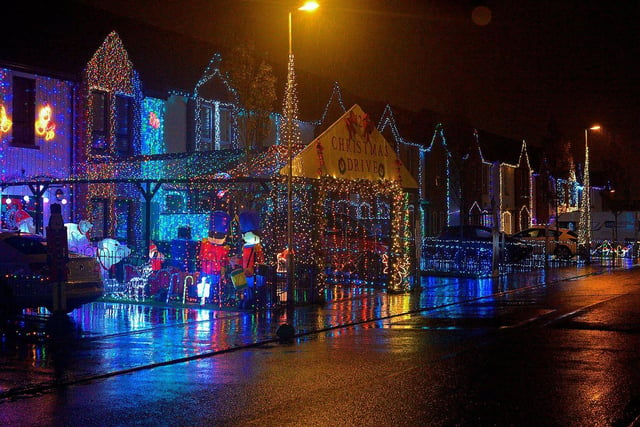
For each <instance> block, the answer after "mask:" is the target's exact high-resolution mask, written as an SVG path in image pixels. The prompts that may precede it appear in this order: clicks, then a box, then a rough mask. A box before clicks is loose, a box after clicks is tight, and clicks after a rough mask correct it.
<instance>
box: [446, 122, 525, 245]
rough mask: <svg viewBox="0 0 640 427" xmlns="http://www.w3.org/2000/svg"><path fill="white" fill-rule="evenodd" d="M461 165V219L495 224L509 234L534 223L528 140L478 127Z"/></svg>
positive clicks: (460, 161)
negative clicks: (499, 134)
mask: <svg viewBox="0 0 640 427" xmlns="http://www.w3.org/2000/svg"><path fill="white" fill-rule="evenodd" d="M459 168H460V171H461V172H460V177H461V178H460V186H461V188H459V189H457V190H458V191H459V194H461V196H460V197H459V198H458V200H457V201H458V206H459V208H460V209H459V215H458V218H459V219H458V221H462V223H463V224H477V225H486V226H490V227H492V226H494V225H495V226H497V227H498V229H499V230H501V231H504V232H505V233H508V234H511V233H515V232H517V231H519V230H522V229H525V228H527V227H529V226H530V225H531V222H532V212H533V209H534V207H533V202H532V195H533V189H532V182H531V176H532V170H531V166H530V164H529V157H528V151H527V144H526V142H524V141H521V142H520V141H516V140H512V139H509V138H504V137H501V136H498V135H494V134H491V133H489V132H485V131H482V130H477V129H476V130H474V132H473V136H472V139H471V145H470V147H469V150H468V152H467V153H466V154H465V156H464V158H462V159H460V160H459Z"/></svg>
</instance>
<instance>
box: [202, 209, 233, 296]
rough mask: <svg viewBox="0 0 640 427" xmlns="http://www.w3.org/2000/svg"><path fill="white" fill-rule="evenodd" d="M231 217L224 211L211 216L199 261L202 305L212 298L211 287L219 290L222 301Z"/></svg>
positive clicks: (227, 260) (227, 262)
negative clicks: (226, 242) (207, 234)
mask: <svg viewBox="0 0 640 427" xmlns="http://www.w3.org/2000/svg"><path fill="white" fill-rule="evenodd" d="M230 221H231V217H230V216H229V214H228V213H226V212H223V211H215V212H213V214H212V215H211V225H210V227H209V237H207V238H205V239H203V240H202V242H201V243H200V252H199V253H198V261H199V263H200V282H199V283H198V285H197V289H198V298H199V299H200V305H204V304H205V302H206V299H207V298H211V286H212V285H213V286H214V289H217V294H218V298H219V300H220V299H221V280H222V277H223V276H224V273H225V270H226V268H227V267H228V265H229V246H227V245H225V241H226V239H227V233H228V232H229V223H230Z"/></svg>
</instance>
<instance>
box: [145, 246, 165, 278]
mask: <svg viewBox="0 0 640 427" xmlns="http://www.w3.org/2000/svg"><path fill="white" fill-rule="evenodd" d="M163 261H164V254H163V253H162V252H160V251H159V250H158V246H157V245H156V244H155V243H154V242H153V241H151V242H150V243H149V262H150V264H151V271H158V270H161V269H162V262H163Z"/></svg>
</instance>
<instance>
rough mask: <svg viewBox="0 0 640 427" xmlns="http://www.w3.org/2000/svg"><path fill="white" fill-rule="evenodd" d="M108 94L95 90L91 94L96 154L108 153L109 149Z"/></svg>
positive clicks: (93, 137)
mask: <svg viewBox="0 0 640 427" xmlns="http://www.w3.org/2000/svg"><path fill="white" fill-rule="evenodd" d="M107 100H108V98H107V93H106V92H102V91H98V90H95V91H93V92H91V108H92V111H91V118H92V128H91V148H92V150H93V151H94V152H106V151H107V149H108V148H109V147H108V141H107V133H108V130H109V128H108V123H109V119H108V112H109V109H108V105H107Z"/></svg>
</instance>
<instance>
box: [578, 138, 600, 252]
mask: <svg viewBox="0 0 640 427" xmlns="http://www.w3.org/2000/svg"><path fill="white" fill-rule="evenodd" d="M599 129H600V126H599V125H595V126H591V127H590V128H585V130H584V178H583V190H582V210H581V217H580V233H579V236H578V237H579V238H578V241H579V243H580V244H581V245H583V247H584V248H585V256H586V260H585V261H586V262H587V263H589V262H591V194H590V193H591V188H590V183H589V131H590V130H599Z"/></svg>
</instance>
